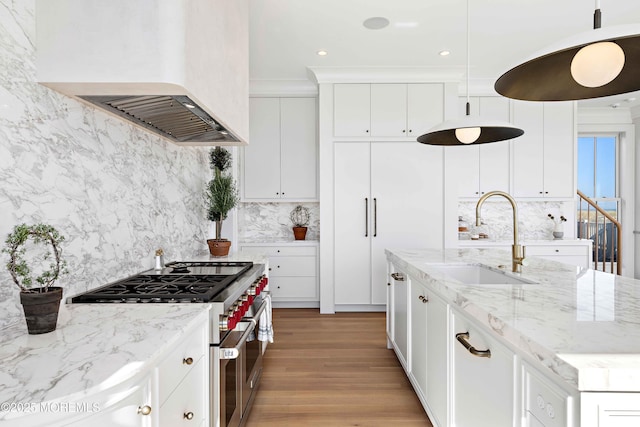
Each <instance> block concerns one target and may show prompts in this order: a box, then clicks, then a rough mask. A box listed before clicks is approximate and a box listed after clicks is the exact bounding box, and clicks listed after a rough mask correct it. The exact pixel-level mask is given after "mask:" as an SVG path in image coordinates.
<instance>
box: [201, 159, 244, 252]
mask: <svg viewBox="0 0 640 427" xmlns="http://www.w3.org/2000/svg"><path fill="white" fill-rule="evenodd" d="M209 163H210V165H211V169H213V179H212V180H211V181H209V184H208V186H207V192H206V199H207V218H208V219H209V220H210V221H214V222H215V223H216V238H215V239H209V240H207V244H208V245H209V252H210V253H211V255H212V256H216V257H220V256H227V255H228V254H229V248H230V247H231V241H229V240H227V239H223V238H222V237H221V234H222V222H223V221H224V220H225V219H227V214H228V213H229V211H230V210H231V209H233V208H234V207H235V206H236V204H238V200H239V198H238V190H237V188H236V183H235V180H234V179H233V177H232V176H231V174H230V173H229V171H228V169H229V168H230V167H231V153H229V152H228V151H227V150H225V149H224V148H222V147H216V148H214V149H213V150H211V151H210V152H209Z"/></svg>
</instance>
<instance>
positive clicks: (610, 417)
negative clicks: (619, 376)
mask: <svg viewBox="0 0 640 427" xmlns="http://www.w3.org/2000/svg"><path fill="white" fill-rule="evenodd" d="M638 408H640V393H581V394H580V427H637V426H639V425H640V409H638Z"/></svg>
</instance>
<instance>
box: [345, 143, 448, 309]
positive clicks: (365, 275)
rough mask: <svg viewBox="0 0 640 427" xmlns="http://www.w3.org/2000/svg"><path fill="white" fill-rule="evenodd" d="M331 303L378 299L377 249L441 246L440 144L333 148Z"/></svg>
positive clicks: (381, 271)
mask: <svg viewBox="0 0 640 427" xmlns="http://www.w3.org/2000/svg"><path fill="white" fill-rule="evenodd" d="M334 155H335V158H334V170H335V172H334V173H335V175H334V182H335V208H334V211H335V225H334V226H335V229H334V235H335V251H334V258H335V279H334V284H335V303H336V304H337V305H339V304H349V305H359V304H365V305H366V304H373V305H375V304H385V302H386V295H387V294H386V292H387V290H386V287H387V275H386V262H385V259H386V257H385V253H384V250H385V248H398V247H402V248H412V247H414V248H418V247H440V245H441V244H442V226H441V224H442V198H443V187H442V173H443V166H442V148H441V147H432V146H425V145H422V144H418V143H416V142H339V143H335V146H334Z"/></svg>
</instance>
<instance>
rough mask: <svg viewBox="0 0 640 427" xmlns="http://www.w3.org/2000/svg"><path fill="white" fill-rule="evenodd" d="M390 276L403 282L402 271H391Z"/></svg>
mask: <svg viewBox="0 0 640 427" xmlns="http://www.w3.org/2000/svg"><path fill="white" fill-rule="evenodd" d="M391 277H392V278H393V280H397V281H398V282H404V274H402V273H391Z"/></svg>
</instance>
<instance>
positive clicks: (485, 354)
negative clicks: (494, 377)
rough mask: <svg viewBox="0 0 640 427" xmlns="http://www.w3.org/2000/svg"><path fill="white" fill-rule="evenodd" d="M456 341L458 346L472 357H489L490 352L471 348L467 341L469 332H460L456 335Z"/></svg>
mask: <svg viewBox="0 0 640 427" xmlns="http://www.w3.org/2000/svg"><path fill="white" fill-rule="evenodd" d="M456 339H457V340H458V342H459V343H460V344H462V345H463V346H464V348H466V349H467V351H469V353H471V354H473V355H474V356H477V357H491V350H488V349H487V350H478V349H476V348H475V347H474V346H472V345H471V343H470V342H469V341H467V340H468V339H469V332H460V333H459V334H456Z"/></svg>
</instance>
